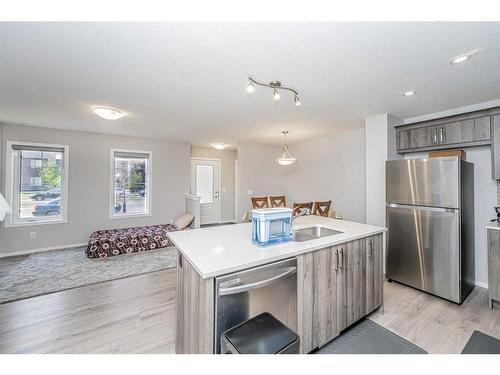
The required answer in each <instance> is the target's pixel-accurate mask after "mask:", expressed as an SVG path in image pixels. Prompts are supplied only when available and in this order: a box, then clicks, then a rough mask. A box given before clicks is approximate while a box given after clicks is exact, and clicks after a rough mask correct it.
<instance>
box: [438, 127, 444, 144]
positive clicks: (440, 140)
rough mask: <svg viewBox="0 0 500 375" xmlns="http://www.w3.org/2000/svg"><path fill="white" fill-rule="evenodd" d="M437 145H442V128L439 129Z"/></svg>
mask: <svg viewBox="0 0 500 375" xmlns="http://www.w3.org/2000/svg"><path fill="white" fill-rule="evenodd" d="M439 143H443V128H439Z"/></svg>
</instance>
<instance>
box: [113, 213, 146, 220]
mask: <svg viewBox="0 0 500 375" xmlns="http://www.w3.org/2000/svg"><path fill="white" fill-rule="evenodd" d="M150 216H152V215H151V213H147V214H124V215H110V216H109V218H110V219H112V220H115V219H132V218H139V217H150Z"/></svg>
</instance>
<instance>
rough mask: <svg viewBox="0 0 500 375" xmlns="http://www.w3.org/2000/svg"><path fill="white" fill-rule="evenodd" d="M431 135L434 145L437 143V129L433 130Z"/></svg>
mask: <svg viewBox="0 0 500 375" xmlns="http://www.w3.org/2000/svg"><path fill="white" fill-rule="evenodd" d="M432 133H433V134H432V140H433V141H434V144H436V143H437V141H438V131H437V129H434V131H433V132H432Z"/></svg>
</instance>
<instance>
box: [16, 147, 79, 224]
mask: <svg viewBox="0 0 500 375" xmlns="http://www.w3.org/2000/svg"><path fill="white" fill-rule="evenodd" d="M7 153H8V155H7V159H8V160H7V168H6V171H7V178H6V180H7V181H6V182H7V184H6V194H7V197H8V199H9V200H10V203H11V206H12V208H13V210H12V211H13V212H12V214H11V215H10V216H9V217H8V219H7V221H6V226H10V225H12V226H15V225H36V224H50V223H61V222H66V212H67V173H68V157H69V155H68V146H65V145H50V144H40V143H26V142H10V141H9V142H7ZM34 167H35V168H34Z"/></svg>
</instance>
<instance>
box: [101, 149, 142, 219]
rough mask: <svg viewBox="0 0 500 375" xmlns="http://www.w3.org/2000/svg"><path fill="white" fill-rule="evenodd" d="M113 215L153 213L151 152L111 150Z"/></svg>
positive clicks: (111, 211) (112, 216)
mask: <svg viewBox="0 0 500 375" xmlns="http://www.w3.org/2000/svg"><path fill="white" fill-rule="evenodd" d="M111 174H112V175H111V207H110V217H111V218H117V217H129V216H131V217H134V216H145V215H150V199H151V188H150V186H151V185H150V179H151V152H148V151H125V150H111Z"/></svg>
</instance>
